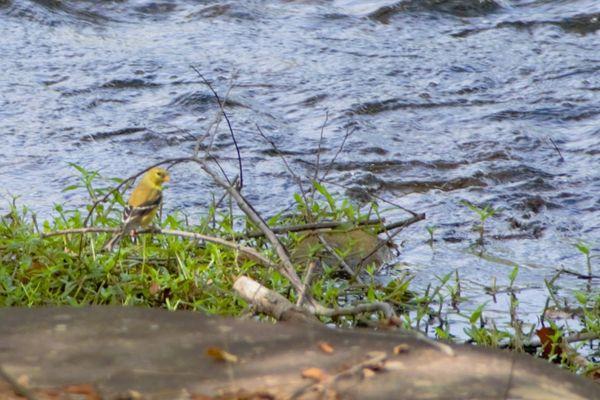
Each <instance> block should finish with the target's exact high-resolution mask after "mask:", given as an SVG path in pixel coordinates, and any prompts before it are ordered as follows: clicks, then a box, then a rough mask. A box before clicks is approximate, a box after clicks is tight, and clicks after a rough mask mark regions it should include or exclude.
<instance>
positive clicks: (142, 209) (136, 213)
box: [123, 190, 162, 224]
mask: <svg viewBox="0 0 600 400" xmlns="http://www.w3.org/2000/svg"><path fill="white" fill-rule="evenodd" d="M154 192H155V193H152V196H149V197H150V198H149V199H148V200H146V201H145V202H142V203H139V205H133V204H132V203H133V202H132V201H130V202H129V205H128V206H127V207H125V210H123V223H124V224H127V223H128V222H130V221H139V220H140V219H141V218H142V217H144V216H146V215H148V214H150V213H151V212H152V211H153V210H155V209H156V208H157V207H159V206H160V203H162V192H161V191H159V190H156V191H154ZM134 204H135V203H134Z"/></svg>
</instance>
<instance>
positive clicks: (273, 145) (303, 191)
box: [256, 124, 312, 219]
mask: <svg viewBox="0 0 600 400" xmlns="http://www.w3.org/2000/svg"><path fill="white" fill-rule="evenodd" d="M256 129H257V130H258V134H259V135H260V136H261V137H262V138H263V139H264V140H265V141H266V142H267V143H269V144H270V145H271V147H272V148H273V150H275V152H276V153H277V155H278V156H279V158H281V160H282V161H283V164H284V165H285V168H286V169H287V171H288V172H289V173H290V175H291V176H292V179H294V181H295V182H296V183H297V184H298V188H299V189H300V195H301V196H302V199H303V200H304V204H306V205H307V208H306V212H307V213H308V215H306V217H307V218H309V219H312V216H311V215H310V209H309V207H308V197H307V195H306V190H304V186H303V185H302V179H301V178H300V177H299V176H298V175H297V174H296V173H295V172H294V170H293V169H292V168H291V167H290V164H289V163H288V161H287V159H286V158H285V157H284V155H283V153H282V152H281V150H279V148H278V147H277V145H276V144H275V142H273V141H272V140H271V139H270V138H269V137H268V136H267V135H265V134H264V132H263V131H262V129H260V126H259V125H258V124H256Z"/></svg>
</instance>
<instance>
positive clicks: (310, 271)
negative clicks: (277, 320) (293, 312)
mask: <svg viewBox="0 0 600 400" xmlns="http://www.w3.org/2000/svg"><path fill="white" fill-rule="evenodd" d="M317 262H319V261H318V260H312V261H310V262H309V263H308V267H307V268H306V273H305V274H304V285H303V286H302V289H301V290H300V293H298V301H296V306H297V307H302V304H303V303H304V296H305V295H306V291H307V290H308V288H309V286H310V284H311V283H312V278H313V271H314V270H315V267H316V266H317Z"/></svg>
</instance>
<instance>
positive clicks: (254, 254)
mask: <svg viewBox="0 0 600 400" xmlns="http://www.w3.org/2000/svg"><path fill="white" fill-rule="evenodd" d="M120 231H121V229H120V228H100V227H89V228H76V229H65V230H61V231H53V232H47V233H44V234H42V238H46V237H52V236H59V235H71V234H86V233H114V232H120ZM137 234H138V235H143V234H160V235H167V236H178V237H184V238H188V239H194V240H204V241H206V242H211V243H215V244H220V245H222V246H226V247H229V248H232V249H234V250H237V251H239V252H240V253H243V254H245V255H246V256H247V257H248V258H250V259H252V260H254V261H255V262H257V263H258V264H261V265H263V266H265V267H267V268H274V269H278V266H277V265H276V264H275V263H274V262H272V261H271V260H269V259H268V258H267V257H265V256H263V255H262V254H260V253H259V252H258V251H256V250H254V249H253V248H251V247H248V246H243V245H240V244H238V243H235V242H231V241H229V240H225V239H221V238H219V237H215V236H209V235H203V234H201V233H196V232H187V231H179V230H170V229H160V228H149V229H143V230H139V231H137Z"/></svg>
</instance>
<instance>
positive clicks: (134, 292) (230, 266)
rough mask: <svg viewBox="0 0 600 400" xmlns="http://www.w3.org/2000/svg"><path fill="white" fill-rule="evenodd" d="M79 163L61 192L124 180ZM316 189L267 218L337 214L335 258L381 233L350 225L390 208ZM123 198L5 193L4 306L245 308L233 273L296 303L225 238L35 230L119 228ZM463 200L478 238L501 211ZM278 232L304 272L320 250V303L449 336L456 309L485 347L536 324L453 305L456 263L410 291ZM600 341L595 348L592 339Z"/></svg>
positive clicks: (215, 226)
mask: <svg viewBox="0 0 600 400" xmlns="http://www.w3.org/2000/svg"><path fill="white" fill-rule="evenodd" d="M74 168H75V169H76V170H77V171H78V174H79V181H78V183H77V184H75V185H72V186H69V187H67V188H66V189H65V191H70V190H78V191H82V192H84V193H87V195H88V196H89V199H90V203H92V202H93V201H95V200H97V199H99V198H101V197H102V196H105V195H107V194H109V193H110V191H111V188H112V187H113V186H114V185H115V183H120V182H121V180H119V179H115V178H110V179H108V178H104V177H102V176H101V175H100V174H99V173H98V172H94V171H87V170H85V169H84V168H81V167H79V166H74ZM313 188H314V191H313V192H312V193H309V194H305V195H300V194H297V195H295V196H294V199H293V200H292V202H293V205H294V207H293V208H292V209H291V211H288V212H286V213H279V214H275V215H273V216H271V217H270V218H269V219H268V221H267V222H268V223H269V225H271V226H282V225H297V224H303V223H307V222H315V221H339V222H342V223H343V225H342V227H341V228H339V229H337V230H336V233H335V235H330V236H328V241H330V242H331V243H332V244H334V247H335V250H336V253H337V259H339V257H342V258H345V259H347V260H350V259H352V257H355V260H356V254H353V251H354V253H356V249H357V248H360V245H362V244H365V243H367V244H368V242H369V240H371V239H369V238H373V237H376V235H375V233H374V232H375V229H377V226H371V227H368V228H364V227H363V228H360V229H359V230H357V228H356V226H357V224H358V223H359V222H361V221H365V220H369V219H373V218H380V215H381V213H383V212H384V211H385V210H383V211H382V210H380V209H379V207H378V205H377V204H376V203H370V204H367V205H365V206H363V207H358V206H356V205H354V204H353V203H352V202H351V201H349V200H347V199H337V198H335V197H334V196H333V195H332V194H331V193H329V191H328V190H327V188H326V187H325V186H323V185H321V184H319V183H314V185H313ZM122 207H123V198H122V196H121V195H120V194H119V193H114V194H111V195H109V196H108V201H107V202H105V203H101V204H99V205H98V206H97V207H96V208H94V209H93V210H92V208H91V207H90V206H88V207H87V208H84V209H82V210H80V209H68V208H65V207H63V206H61V205H57V206H55V208H54V213H53V217H52V218H51V219H49V220H46V221H43V223H41V224H39V222H38V220H37V218H36V216H35V214H34V213H33V212H32V211H31V210H29V209H28V208H27V207H26V206H23V205H21V204H19V202H18V201H17V200H16V199H14V200H13V201H12V202H10V203H9V204H8V209H9V212H8V213H7V214H5V215H3V216H1V217H0V306H29V307H31V306H44V305H70V306H85V305H98V304H110V305H128V306H132V305H135V306H143V307H163V308H167V309H170V310H175V309H187V310H198V311H203V312H206V313H209V314H217V315H228V316H238V315H241V314H244V313H246V312H247V311H248V304H246V303H245V302H244V301H243V300H242V299H240V298H239V297H238V296H236V294H235V292H234V290H233V283H234V282H235V280H236V278H237V277H238V276H240V275H247V276H249V277H251V278H253V279H254V280H256V281H258V282H260V283H262V284H263V285H265V286H266V287H268V288H270V289H272V290H274V291H276V292H278V293H280V294H282V295H284V296H286V297H287V298H289V299H290V301H292V302H295V300H296V298H295V296H296V294H295V293H294V292H293V291H292V290H291V289H290V285H289V284H288V282H287V281H286V279H285V278H284V277H283V276H282V275H281V274H280V273H279V272H278V271H276V270H273V269H268V268H265V267H263V266H261V265H257V264H255V263H254V262H253V261H250V260H248V259H247V258H245V257H244V256H243V255H242V254H238V253H237V252H236V251H234V250H232V249H231V248H226V247H222V246H219V245H216V244H212V243H202V242H197V241H191V240H188V239H184V238H180V237H175V236H163V235H140V237H139V240H138V241H137V242H136V243H133V242H132V241H131V240H130V239H129V238H125V239H124V240H123V241H122V243H121V245H120V247H119V248H118V250H116V251H113V252H106V251H102V250H101V249H102V246H103V245H104V243H105V242H106V241H107V240H108V239H109V238H110V236H111V234H110V233H93V234H92V233H90V234H85V235H76V234H71V235H62V236H52V237H43V235H41V234H40V233H42V232H52V231H57V230H64V229H73V228H82V227H83V226H84V221H85V220H86V217H87V214H88V212H90V210H92V211H91V216H90V223H89V224H88V226H89V225H92V226H103V227H117V226H119V224H120V219H121V215H120V214H121V210H122ZM469 208H471V209H472V210H473V211H474V212H476V213H477V215H478V217H479V221H478V222H479V226H478V228H479V233H480V241H481V243H483V237H484V233H485V230H484V223H485V221H486V219H488V218H489V217H491V216H493V215H494V213H495V212H496V211H497V210H495V209H493V208H492V207H491V206H486V207H484V208H482V209H480V208H477V207H475V206H470V207H469ZM160 225H161V227H162V228H167V229H176V230H184V231H190V232H197V233H202V234H206V235H211V236H217V237H228V236H231V235H234V234H240V233H242V231H244V230H247V231H255V230H256V228H255V227H254V226H253V225H252V224H251V223H249V222H248V221H247V220H246V218H245V217H243V216H240V215H237V214H234V213H233V211H232V208H231V207H227V206H224V207H220V208H217V207H216V206H215V205H213V206H211V207H209V209H208V211H207V212H206V215H204V216H203V217H201V218H191V217H189V216H187V215H185V214H182V213H173V214H169V215H163V216H162V218H161V222H160ZM242 228H243V229H242ZM434 229H435V228H434V225H431V226H429V227H428V231H429V233H430V241H429V242H430V243H433V233H434ZM357 232H359V233H358V234H357ZM280 237H281V240H282V243H283V244H284V245H285V246H286V248H287V249H288V250H289V251H290V253H291V254H292V256H293V258H295V259H296V260H299V261H296V268H297V272H298V275H300V276H303V274H304V273H305V270H306V268H307V266H308V264H309V262H310V261H311V260H312V259H314V258H315V257H317V258H320V259H321V260H322V265H321V267H320V271H319V272H318V273H316V274H315V279H314V280H313V281H312V284H311V286H310V291H311V293H312V295H313V296H314V297H315V299H316V300H317V301H319V302H320V303H321V304H323V305H325V306H328V307H343V306H345V305H349V304H352V303H357V302H372V301H386V302H388V303H390V304H391V305H392V306H393V307H394V309H395V310H396V312H397V313H398V314H399V315H401V319H402V321H403V325H404V327H405V328H409V329H418V330H422V331H426V332H428V333H429V334H432V335H435V336H436V337H437V338H440V339H446V340H454V339H455V338H454V337H453V336H452V334H451V333H450V332H451V325H452V322H451V320H452V319H455V318H462V319H463V320H464V322H465V323H466V324H467V327H466V328H465V329H464V334H465V336H464V338H466V339H467V340H468V341H470V342H472V343H476V344H478V345H482V346H491V347H505V346H509V347H513V348H516V349H523V345H522V342H523V340H527V339H528V338H529V339H530V338H531V337H533V328H532V330H531V332H529V333H528V334H525V333H523V332H522V329H521V326H520V325H519V324H518V323H519V321H518V318H517V317H516V313H517V307H518V302H517V301H516V298H515V299H514V301H513V300H511V303H510V310H507V315H510V316H511V326H510V327H506V328H505V329H501V328H498V327H496V324H495V322H494V321H490V320H488V319H486V318H485V313H486V304H485V303H484V304H480V305H478V306H476V307H475V308H474V309H471V310H464V311H463V310H459V307H461V304H462V302H463V301H464V300H465V299H464V298H463V297H462V296H461V280H460V277H459V276H458V272H457V271H455V272H452V273H449V274H447V275H445V276H440V277H435V279H433V280H432V283H431V284H430V285H429V286H428V287H427V288H425V289H424V290H417V289H415V288H414V287H412V280H413V276H412V275H411V274H410V273H408V272H405V273H401V274H398V275H397V276H396V277H395V278H393V279H391V280H390V281H389V282H388V283H386V284H382V283H381V281H380V280H378V279H376V275H377V272H378V266H377V265H376V264H373V263H371V264H367V265H364V266H363V268H362V274H361V280H360V281H356V280H354V279H352V277H349V276H347V275H345V274H344V273H341V272H340V268H339V267H338V266H337V265H336V257H327V256H326V255H325V253H326V250H325V248H324V246H323V245H322V244H321V243H319V242H318V241H312V242H311V241H310V239H311V238H310V237H309V236H307V235H306V234H304V233H299V232H296V233H289V234H286V235H281V236H280ZM340 238H341V239H340ZM346 238H347V239H346ZM357 238H358V239H357ZM313 239H314V238H313ZM344 242H345V243H344ZM581 243H583V242H581ZM244 244H245V245H246V246H250V247H252V248H254V249H256V250H257V251H258V252H260V253H262V254H263V255H265V256H266V257H267V258H270V259H271V260H273V261H275V262H277V259H276V257H275V256H274V254H273V251H272V248H271V246H270V245H269V244H268V243H267V241H266V240H265V239H264V238H261V237H259V238H254V239H247V240H244ZM578 249H579V250H580V251H581V252H582V253H583V254H584V255H585V256H586V258H585V265H586V269H587V270H588V272H589V273H590V274H591V271H592V265H591V264H592V263H591V259H592V255H591V250H590V247H589V246H587V245H586V246H583V245H580V246H578ZM298 253H300V256H298ZM359 253H360V252H359ZM360 255H361V254H359V258H360ZM518 272H519V270H518V268H517V267H515V268H513V269H512V270H511V271H510V272H509V273H508V276H507V278H508V282H509V285H508V286H507V287H506V288H496V287H495V288H494V290H495V291H497V290H500V289H504V290H505V292H506V293H508V294H511V293H513V292H512V290H513V285H514V283H515V281H516V280H518ZM545 283H546V285H547V288H548V292H549V296H550V297H549V301H550V300H551V301H552V303H553V306H554V307H557V308H561V307H564V304H563V300H564V299H561V298H558V297H557V296H556V287H555V285H556V282H555V280H552V281H547V280H546V281H545ZM574 296H575V298H576V302H577V304H575V305H574V306H573V305H572V307H577V309H578V310H579V313H578V320H579V324H580V328H579V330H578V332H580V333H587V334H596V335H598V336H600V294H598V293H597V291H596V292H594V291H587V292H578V293H576V294H574ZM451 310H454V312H455V314H454V316H453V318H448V314H449V312H450V311H451ZM540 313H542V310H540ZM377 317H378V316H377V315H361V316H350V317H337V318H335V319H328V318H323V319H322V320H323V322H324V323H335V324H337V325H339V326H357V325H360V326H363V325H368V326H373V325H374V326H377V325H378V323H379V320H378V318H377ZM430 328H431V329H430ZM534 328H535V327H534ZM561 329H562V328H561ZM565 329H566V328H565ZM558 333H560V334H563V333H565V334H567V333H569V332H566V331H565V332H562V331H561V332H557V334H558ZM570 333H573V331H572V330H571V332H570ZM595 343H596V345H595V346H596V348H597V347H598V340H597V339H596V340H595ZM593 348H594V347H593V346H592V349H593ZM587 353H588V358H589V361H593V360H594V359H595V358H594V357H598V352H597V350H596V351H595V353H594V350H592V351H588V352H587ZM594 354H595V355H594ZM597 367H598V364H595V363H593V362H591V363H589V365H588V366H587V367H586V368H585V369H586V370H591V369H593V368H597ZM570 368H571V369H573V370H576V371H578V372H585V371H582V369H581V368H579V367H576V366H572V365H571V366H570Z"/></svg>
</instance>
